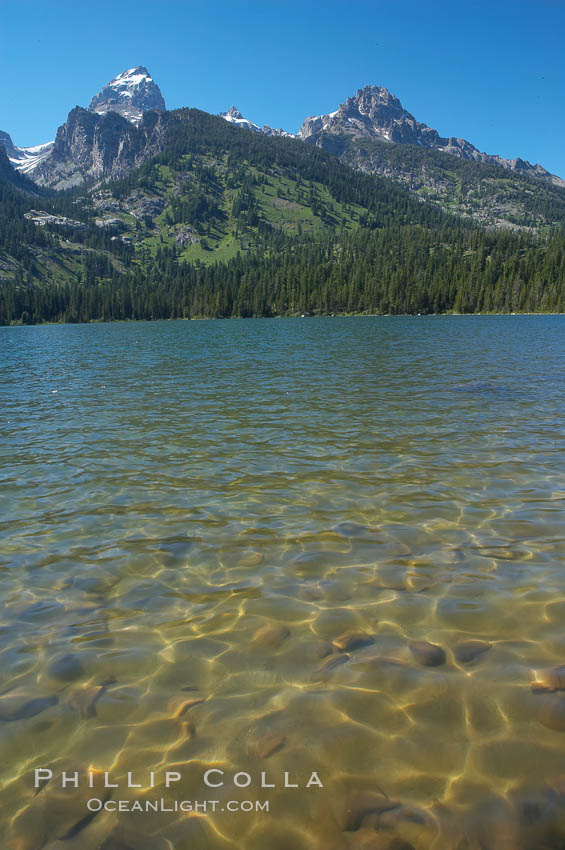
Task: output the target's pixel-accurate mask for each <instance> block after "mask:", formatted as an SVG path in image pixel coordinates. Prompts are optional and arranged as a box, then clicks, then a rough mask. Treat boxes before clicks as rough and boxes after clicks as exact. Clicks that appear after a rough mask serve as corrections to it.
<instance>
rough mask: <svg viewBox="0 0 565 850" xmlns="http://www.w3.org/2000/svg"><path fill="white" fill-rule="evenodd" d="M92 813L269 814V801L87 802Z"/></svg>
mask: <svg viewBox="0 0 565 850" xmlns="http://www.w3.org/2000/svg"><path fill="white" fill-rule="evenodd" d="M86 808H87V809H88V810H89V811H90V812H100V811H102V809H104V811H106V812H202V813H207V812H268V811H269V800H228V801H227V802H225V803H223V804H222V803H221V802H220V800H165V799H163V798H162V797H161V798H160V799H159V800H143V801H141V800H101V799H99V798H97V797H92V798H91V799H90V800H87V803H86Z"/></svg>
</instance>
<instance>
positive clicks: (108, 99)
mask: <svg viewBox="0 0 565 850" xmlns="http://www.w3.org/2000/svg"><path fill="white" fill-rule="evenodd" d="M88 109H89V111H90V112H96V113H98V114H99V115H105V114H106V113H107V112H118V113H119V114H120V115H122V116H123V117H124V118H126V119H127V120H128V121H130V122H131V123H132V124H139V122H140V121H141V118H142V115H143V113H144V112H147V111H148V110H150V109H157V110H159V111H164V110H165V109H166V106H165V100H164V98H163V95H162V94H161V89H160V88H159V86H158V85H157V83H156V82H155V81H154V80H153V78H152V77H151V74H150V73H149V71H148V70H147V68H145V66H143V65H138V66H137V67H136V68H129V69H128V70H127V71H123V72H122V73H121V74H118V76H117V77H114V79H113V80H110V82H109V83H108V84H107V85H106V86H104V88H103V89H102V91H101V92H99V93H98V94H97V95H95V96H94V97H93V98H92V100H91V101H90V106H89V107H88Z"/></svg>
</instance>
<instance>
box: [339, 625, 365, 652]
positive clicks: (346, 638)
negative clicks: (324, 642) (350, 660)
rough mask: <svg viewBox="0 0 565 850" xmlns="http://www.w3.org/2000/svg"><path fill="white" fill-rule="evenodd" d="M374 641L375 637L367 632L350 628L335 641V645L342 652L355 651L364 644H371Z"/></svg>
mask: <svg viewBox="0 0 565 850" xmlns="http://www.w3.org/2000/svg"><path fill="white" fill-rule="evenodd" d="M372 643H373V638H372V637H371V635H368V634H367V632H362V631H356V630H354V629H348V631H346V632H344V633H343V634H342V635H340V636H339V637H337V638H336V639H335V640H334V641H333V645H334V646H335V648H336V649H339V650H340V652H353V650H355V649H360V648H361V647H363V646H370V644H372Z"/></svg>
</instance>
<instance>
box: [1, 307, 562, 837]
mask: <svg viewBox="0 0 565 850" xmlns="http://www.w3.org/2000/svg"><path fill="white" fill-rule="evenodd" d="M564 331H565V318H564V317H560V316H556V317H550V316H540V317H529V316H506V317H426V318H424V317H422V318H417V317H414V318H351V319H346V318H334V319H303V320H300V319H286V320H271V321H269V320H265V321H263V320H248V321H229V322H159V323H153V324H151V323H139V324H114V325H86V326H43V327H25V328H1V329H0V346H1V362H2V375H1V382H2V395H1V405H2V423H1V439H2V449H3V451H2V455H3V461H2V466H1V469H0V481H1V488H0V504H1V512H0V540H1V551H2V556H1V561H0V741H1V746H0V750H1V753H2V759H1V763H0V782H1V786H2V790H1V797H0V833H3V834H4V835H5V837H4V838H3V839H2V843H1V846H2V847H8V848H10V850H40V848H49V850H55V848H57V850H65V848H67V850H74V848H81V850H167V848H174V850H189V848H190V850H205V848H206V849H207V848H210V850H230V848H231V850H235V848H241V850H393V849H394V850H410V848H414V850H428V848H430V850H523V849H525V850H560V848H561V850H562V848H563V847H564V846H565V690H564V689H565V668H563V669H561V670H560V669H555V668H559V667H560V665H562V664H565V628H564V625H565V592H564V590H565V574H564V568H563V560H562V557H563V553H564V549H565V546H564V537H565V525H564V519H565V516H564V514H565V511H564V506H565V503H564V499H565V475H564V472H565V468H564V453H563V449H564V437H565V389H564V383H563V376H564V375H565V343H564ZM39 767H44V768H46V767H49V768H50V769H51V770H52V771H53V774H54V776H53V779H52V780H51V781H50V782H49V783H44V784H43V785H42V787H41V790H39V791H37V790H36V789H35V788H34V787H33V779H34V774H33V771H34V769H35V768H39ZM209 768H215V769H218V770H223V771H224V777H223V778H224V780H225V785H224V786H223V787H220V788H215V789H211V788H208V789H207V788H206V786H205V785H204V784H203V780H202V776H203V773H204V771H205V770H206V769H209ZM89 769H90V770H91V771H93V772H92V782H93V785H94V788H89V787H88V785H87V780H86V771H88V770H89ZM166 769H168V770H170V771H176V772H178V773H180V774H181V777H182V778H181V780H180V781H178V782H174V783H172V784H171V787H170V788H168V789H167V788H166V787H165V774H164V771H165V770H166ZM62 771H67V773H69V774H71V773H74V771H78V772H79V788H78V789H74V788H73V787H72V785H69V787H67V788H64V789H63V788H61V772H62ZM104 771H108V781H109V782H112V783H115V784H118V785H119V787H118V788H117V789H115V788H108V789H104V788H102V787H101V785H102V782H103V772H104ZM128 771H129V772H130V774H131V776H130V783H131V784H138V785H141V786H142V787H141V788H135V787H134V788H129V789H128V788H127V774H128ZM238 771H242V772H244V773H248V774H249V775H250V777H251V784H250V785H249V787H246V788H237V787H235V786H234V785H233V783H232V777H233V774H234V773H237V772H238ZM285 771H286V772H287V773H288V784H292V783H294V784H297V785H298V786H299V787H298V789H295V788H286V789H285V788H284V787H283V785H284V773H285ZM314 771H315V772H316V773H317V774H318V776H319V778H320V781H321V782H322V783H323V785H324V787H323V788H319V787H317V786H316V785H315V784H314V785H313V786H311V787H309V788H305V784H306V783H307V781H308V779H309V777H310V776H311V774H312V772H314ZM101 772H102V773H101ZM151 772H154V776H153V777H152V776H151ZM262 772H263V773H264V774H265V782H266V783H269V784H273V785H275V788H261V773H262ZM213 776H214V778H215V779H218V778H219V777H220V774H213ZM243 781H246V780H245V778H244V777H243ZM152 785H153V786H154V787H151V786H152ZM91 798H96V799H101V800H106V799H107V800H108V801H118V800H126V801H129V803H128V804H129V805H131V804H132V803H133V802H135V801H140V802H141V803H142V804H143V806H145V804H146V802H147V801H154V800H160V799H161V798H162V799H163V800H164V801H165V802H168V803H171V801H172V802H173V804H174V801H175V800H176V801H182V800H187V801H193V802H194V801H200V802H202V801H205V800H208V801H210V800H218V801H219V803H218V804H217V811H216V812H212V811H210V808H208V811H206V812H204V811H202V810H200V811H198V812H196V813H195V812H181V811H178V812H174V811H173V812H163V811H157V812H155V811H149V812H143V813H140V812H136V811H133V812H132V811H129V812H128V811H122V812H117V811H111V810H109V811H107V810H103V811H101V812H100V813H97V814H95V813H90V814H89V812H88V809H87V808H86V802H87V800H89V799H91ZM247 800H248V801H251V802H252V803H253V804H254V803H255V801H256V800H259V801H264V800H268V801H269V803H270V811H269V812H268V813H267V812H258V813H253V812H242V811H234V812H229V811H228V810H227V809H228V806H227V804H228V802H229V801H236V802H237V803H239V804H241V802H242V801H247ZM108 808H110V809H111V808H112V803H111V802H110V806H109V807H108ZM171 808H174V805H171ZM222 809H223V810H222ZM403 842H404V843H403Z"/></svg>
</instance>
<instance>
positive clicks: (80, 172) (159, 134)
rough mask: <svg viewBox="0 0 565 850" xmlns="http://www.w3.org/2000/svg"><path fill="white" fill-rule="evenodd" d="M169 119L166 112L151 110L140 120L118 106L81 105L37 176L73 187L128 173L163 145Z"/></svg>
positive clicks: (51, 184)
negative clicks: (136, 121) (131, 118)
mask: <svg viewBox="0 0 565 850" xmlns="http://www.w3.org/2000/svg"><path fill="white" fill-rule="evenodd" d="M164 124H165V115H164V114H160V113H157V112H151V113H145V114H144V115H143V118H142V120H141V122H140V123H139V125H135V124H132V123H131V122H129V121H128V120H127V119H126V118H124V117H123V116H122V115H119V114H118V113H116V112H114V111H109V112H107V113H105V114H103V115H99V114H97V113H95V112H90V111H88V110H86V109H82V107H80V106H76V107H75V108H74V109H73V110H72V111H71V112H70V113H69V117H68V118H67V121H66V122H65V123H64V124H63V125H62V126H61V127H59V129H58V131H57V137H56V139H55V142H54V144H53V149H52V151H51V153H50V155H49V157H48V158H47V159H45V160H44V161H43V162H41V163H39V164H38V166H37V167H36V168H35V170H34V172H33V179H34V181H35V182H36V183H38V184H39V185H41V186H49V187H51V188H53V189H67V188H69V187H71V186H77V185H80V184H81V183H84V182H85V181H90V180H96V179H100V178H102V177H122V176H123V175H125V174H127V173H128V172H129V171H131V170H132V168H136V167H137V166H138V165H141V164H142V163H143V162H144V161H145V160H146V159H148V157H150V156H153V155H154V154H156V153H157V152H158V151H159V150H160V146H161V142H162V138H163V134H164Z"/></svg>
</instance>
